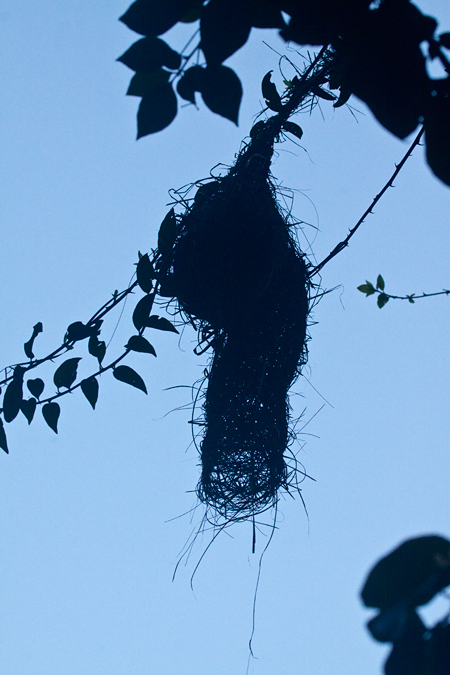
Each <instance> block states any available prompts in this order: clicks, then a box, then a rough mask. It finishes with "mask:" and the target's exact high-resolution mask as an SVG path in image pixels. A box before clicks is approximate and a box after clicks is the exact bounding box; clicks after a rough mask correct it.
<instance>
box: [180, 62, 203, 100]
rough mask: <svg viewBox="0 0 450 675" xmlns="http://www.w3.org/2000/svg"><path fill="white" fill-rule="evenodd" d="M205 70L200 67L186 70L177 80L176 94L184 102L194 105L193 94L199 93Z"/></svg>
mask: <svg viewBox="0 0 450 675" xmlns="http://www.w3.org/2000/svg"><path fill="white" fill-rule="evenodd" d="M204 73H205V69H204V68H202V67H201V66H192V68H188V69H187V70H186V71H185V73H184V74H183V75H182V77H181V78H180V79H179V80H178V84H177V92H178V94H179V95H180V96H181V98H184V100H185V101H190V102H191V103H193V104H194V105H195V92H196V91H201V89H202V82H203V76H204Z"/></svg>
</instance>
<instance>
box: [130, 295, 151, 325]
mask: <svg viewBox="0 0 450 675" xmlns="http://www.w3.org/2000/svg"><path fill="white" fill-rule="evenodd" d="M154 299H155V296H154V295H145V296H144V297H143V298H142V299H141V300H139V302H138V304H137V305H136V307H135V309H134V312H133V323H134V326H135V328H136V330H141V328H144V326H146V325H147V321H148V317H149V316H150V312H151V311H152V307H153V301H154Z"/></svg>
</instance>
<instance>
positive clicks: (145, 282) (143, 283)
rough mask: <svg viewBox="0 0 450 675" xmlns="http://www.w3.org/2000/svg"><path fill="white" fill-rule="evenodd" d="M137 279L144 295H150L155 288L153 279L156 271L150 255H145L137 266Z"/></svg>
mask: <svg viewBox="0 0 450 675" xmlns="http://www.w3.org/2000/svg"><path fill="white" fill-rule="evenodd" d="M136 278H137V282H138V284H139V286H140V287H141V288H142V290H143V291H144V293H150V291H151V290H152V287H153V279H154V278H155V270H154V269H153V265H152V263H151V262H150V258H149V257H148V253H145V254H144V255H143V256H142V258H141V259H140V260H139V262H138V264H137V267H136Z"/></svg>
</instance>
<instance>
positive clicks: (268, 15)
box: [251, 0, 286, 28]
mask: <svg viewBox="0 0 450 675" xmlns="http://www.w3.org/2000/svg"><path fill="white" fill-rule="evenodd" d="M251 24H252V26H254V28H284V27H285V26H286V24H285V22H284V19H283V15H282V14H281V10H280V9H279V8H278V7H276V5H275V4H274V3H272V2H270V0H257V1H256V2H252V3H251Z"/></svg>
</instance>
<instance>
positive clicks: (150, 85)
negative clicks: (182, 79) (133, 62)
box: [127, 68, 170, 98]
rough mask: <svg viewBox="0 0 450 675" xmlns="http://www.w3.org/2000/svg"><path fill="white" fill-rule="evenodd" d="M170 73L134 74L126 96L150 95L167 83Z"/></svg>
mask: <svg viewBox="0 0 450 675" xmlns="http://www.w3.org/2000/svg"><path fill="white" fill-rule="evenodd" d="M169 77H170V73H169V71H168V70H163V69H162V68H160V69H159V70H154V71H153V72H152V73H136V74H135V75H133V77H132V78H131V81H130V84H129V87H128V89H127V96H140V97H141V98H143V97H144V96H148V95H150V94H151V93H152V92H153V90H154V89H157V88H158V87H160V86H161V85H164V84H167V83H168V82H169Z"/></svg>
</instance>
